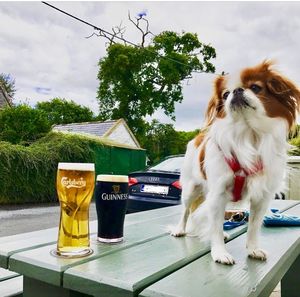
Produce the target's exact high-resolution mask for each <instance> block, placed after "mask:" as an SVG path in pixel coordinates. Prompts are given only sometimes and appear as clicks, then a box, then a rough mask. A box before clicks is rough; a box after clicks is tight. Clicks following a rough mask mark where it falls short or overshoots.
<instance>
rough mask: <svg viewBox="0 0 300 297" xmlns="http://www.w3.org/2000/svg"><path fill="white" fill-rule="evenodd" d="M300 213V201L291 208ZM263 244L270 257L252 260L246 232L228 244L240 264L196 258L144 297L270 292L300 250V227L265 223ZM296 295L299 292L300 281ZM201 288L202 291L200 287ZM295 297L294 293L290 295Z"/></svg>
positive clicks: (238, 296)
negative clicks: (273, 225) (264, 259)
mask: <svg viewBox="0 0 300 297" xmlns="http://www.w3.org/2000/svg"><path fill="white" fill-rule="evenodd" d="M287 213H288V214H291V215H297V216H300V205H298V206H295V207H293V208H291V209H290V210H288V211H287ZM261 236H262V240H261V246H262V248H264V249H266V250H267V251H269V255H268V260H267V261H266V262H261V261H257V260H252V259H249V258H248V257H247V254H246V249H245V246H246V234H243V235H242V236H240V237H239V238H238V239H235V240H233V241H231V242H229V243H227V244H226V246H227V249H228V251H229V252H230V253H231V254H232V255H233V256H234V258H235V260H236V264H235V265H233V266H225V265H220V264H217V263H214V262H213V260H212V259H211V256H210V255H209V254H208V255H205V256H204V257H202V258H200V259H198V260H196V261H195V262H193V263H191V264H189V265H188V266H186V267H184V268H182V269H180V270H178V271H176V272H174V273H173V274H171V275H169V276H167V277H166V278H164V279H162V280H160V281H159V282H157V283H155V284H153V285H151V286H150V287H148V288H147V289H145V290H144V291H143V292H142V293H141V294H140V295H139V296H140V297H187V296H189V297H199V293H200V292H201V296H206V297H212V296H230V297H246V296H249V297H250V296H251V297H254V296H269V295H270V294H271V292H272V290H273V289H274V288H275V286H276V284H277V283H278V282H279V281H280V279H281V278H282V277H283V276H284V274H285V273H286V271H287V270H288V269H289V267H290V266H291V264H292V263H293V261H295V259H296V258H297V257H299V254H300V227H262V231H261ZM295 289H297V291H294V294H295V295H293V296H299V292H300V284H299V282H298V288H295ZM199 290H201V291H199ZM289 296H290V297H291V295H289Z"/></svg>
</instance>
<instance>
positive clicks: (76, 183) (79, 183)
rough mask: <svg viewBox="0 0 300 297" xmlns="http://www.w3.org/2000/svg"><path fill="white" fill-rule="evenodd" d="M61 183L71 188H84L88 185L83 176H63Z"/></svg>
mask: <svg viewBox="0 0 300 297" xmlns="http://www.w3.org/2000/svg"><path fill="white" fill-rule="evenodd" d="M61 184H62V185H63V186H64V187H66V188H67V189H70V188H83V187H85V186H86V180H84V179H83V178H82V177H81V178H80V179H79V180H76V179H75V178H74V179H70V178H68V177H63V178H62V179H61Z"/></svg>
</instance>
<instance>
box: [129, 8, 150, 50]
mask: <svg viewBox="0 0 300 297" xmlns="http://www.w3.org/2000/svg"><path fill="white" fill-rule="evenodd" d="M128 19H129V21H130V22H131V23H132V24H133V25H134V26H135V27H136V28H137V29H138V30H139V31H140V32H141V33H142V42H141V47H144V45H145V40H146V36H147V35H148V34H152V35H154V34H153V33H151V32H150V31H149V22H148V20H147V19H145V18H144V17H143V16H139V17H138V18H135V19H136V21H134V20H133V19H132V18H131V16H130V11H128ZM141 20H143V21H144V22H146V29H142V28H141V25H140V21H141Z"/></svg>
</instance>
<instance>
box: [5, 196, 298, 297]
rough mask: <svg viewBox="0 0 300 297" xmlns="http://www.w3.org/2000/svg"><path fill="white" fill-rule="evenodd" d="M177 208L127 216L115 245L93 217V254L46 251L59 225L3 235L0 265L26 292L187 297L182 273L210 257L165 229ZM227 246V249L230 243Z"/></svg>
mask: <svg viewBox="0 0 300 297" xmlns="http://www.w3.org/2000/svg"><path fill="white" fill-rule="evenodd" d="M297 204H300V201H292V200H287V201H279V200H274V201H273V202H272V205H271V207H272V208H278V209H280V211H287V213H288V212H289V211H292V210H293V209H294V210H297V211H298V215H300V207H297ZM180 213H181V206H174V207H167V208H162V209H158V210H151V211H146V212H140V213H136V214H130V215H126V219H125V234H124V235H125V240H124V242H123V243H121V244H116V245H108V244H101V243H98V242H97V241H96V231H97V222H96V221H94V222H91V224H90V230H91V247H92V249H93V250H94V253H93V254H92V255H90V256H87V257H85V258H77V259H62V258H56V257H53V256H52V255H50V251H51V250H52V249H54V248H55V247H56V239H57V233H58V229H57V228H52V229H47V230H41V231H36V232H30V233H26V234H19V235H14V236H8V237H3V238H0V267H3V268H6V269H9V270H11V271H15V272H18V273H20V274H22V275H23V276H24V297H27V296H28V297H29V296H32V297H35V296H44V297H47V296H57V297H60V296H76V297H77V296H78V297H79V296H88V295H91V296H101V297H118V296H122V297H126V296H138V295H139V294H140V296H143V297H146V296H147V297H148V296H182V297H190V296H184V295H182V294H181V293H180V290H179V291H178V290H177V289H176V288H177V286H176V284H177V283H179V282H180V281H179V279H181V278H182V279H183V281H184V279H185V278H184V275H186V274H187V275H190V274H191V273H192V272H191V271H189V268H190V269H191V270H193V265H198V264H196V263H198V262H199V263H200V264H199V265H200V267H202V268H203V267H204V268H203V269H204V270H203V271H202V273H203V275H205V269H206V268H205V265H206V264H205V263H211V262H212V260H211V258H210V255H208V253H209V246H208V244H207V243H202V242H200V241H199V239H197V238H193V237H183V238H174V237H171V236H170V235H169V234H168V233H167V225H169V224H176V223H177V221H178V219H179V216H180ZM246 228H247V226H246V225H243V226H240V227H238V228H235V229H232V230H230V231H229V234H230V239H229V240H232V239H233V238H241V241H240V242H241V243H243V245H244V240H245V238H244V237H245V234H244V233H245V231H246ZM296 228H297V229H298V230H300V228H298V227H296ZM287 240H288V239H287ZM290 240H292V239H290ZM235 241H236V240H235ZM227 245H228V246H229V248H230V249H231V243H230V242H229V243H228V244H227ZM241 245H242V244H241ZM234 249H235V248H234ZM240 249H241V251H242V252H243V253H242V254H241V255H244V254H245V247H244V246H243V247H240ZM235 253H236V252H233V254H235ZM239 257H243V256H240V255H239ZM244 258H245V259H246V256H245V255H244ZM238 259H239V258H238ZM245 261H246V260H245ZM201 263H202V264H201ZM203 263H204V264H203ZM243 263H244V262H243ZM214 264H215V263H214ZM203 265H204V266H203ZM215 265H218V264H215ZM217 267H221V268H220V271H221V272H222V271H223V270H224V269H225V268H223V267H224V266H220V265H218V266H217ZM233 267H234V268H233V270H232V271H233V272H232V273H241V271H238V270H236V269H237V267H238V266H237V265H235V266H233ZM184 269H187V271H185V270H184ZM226 269H228V267H226ZM244 269H245V267H244ZM177 274H179V275H177ZM173 276H174V280H175V281H174V280H172V281H171V282H172V284H173V285H172V286H171V289H170V292H169V291H168V290H167V291H168V292H166V293H165V295H160V294H162V292H163V291H164V290H166V287H168V286H170V285H168V283H170V282H169V278H170V277H171V278H172V277H173ZM201 279H202V278H201ZM201 279H200V280H201ZM200 280H199V286H201V284H200V283H201V282H200ZM203 281H204V280H203ZM207 281H209V280H207ZM187 284H188V282H187ZM202 285H203V284H202ZM181 287H182V285H181V286H180V288H181ZM212 288H214V287H212ZM172 290H173V291H174V292H175V293H176V292H178V294H175V293H174V292H173V291H172ZM191 296H194V295H191ZM195 296H199V295H197V294H195ZM209 296H213V295H209ZM219 296H222V295H219ZM224 296H225V295H224ZM226 296H231V295H226ZM232 296H233V295H232ZM299 296H300V295H299Z"/></svg>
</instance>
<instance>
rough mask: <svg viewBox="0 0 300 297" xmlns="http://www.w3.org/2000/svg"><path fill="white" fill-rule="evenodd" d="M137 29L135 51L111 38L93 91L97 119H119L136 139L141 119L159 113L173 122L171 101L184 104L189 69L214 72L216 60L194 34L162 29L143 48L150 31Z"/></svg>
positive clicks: (190, 72)
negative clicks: (137, 35)
mask: <svg viewBox="0 0 300 297" xmlns="http://www.w3.org/2000/svg"><path fill="white" fill-rule="evenodd" d="M141 18H142V17H139V18H137V21H139V20H141ZM130 20H131V19H130ZM131 21H132V20H131ZM147 24H148V23H147ZM135 25H136V27H137V28H139V29H141V28H140V27H139V24H138V23H136V24H135ZM140 31H142V37H143V38H142V42H141V45H140V46H138V47H134V46H132V45H128V44H126V41H125V40H124V44H120V43H115V41H114V39H113V38H111V39H110V43H109V46H108V47H107V55H106V56H105V57H104V58H102V59H100V61H99V73H98V79H99V81H100V85H99V89H98V93H97V98H98V100H99V116H100V118H101V119H104V120H106V119H117V118H121V117H122V118H124V119H125V120H126V121H127V123H128V124H129V126H130V128H131V129H132V130H133V131H134V132H135V133H137V136H138V137H140V136H141V135H143V133H144V132H145V130H144V119H145V117H146V116H151V115H153V113H154V112H155V111H156V110H157V109H162V110H163V111H164V112H165V113H166V114H167V115H168V116H170V117H171V118H172V119H175V115H174V112H175V103H176V102H181V101H182V100H183V95H182V82H183V81H184V80H185V79H188V78H191V75H192V72H193V71H201V72H214V71H215V67H214V65H213V64H212V63H211V62H210V60H211V59H212V58H215V57H216V52H215V49H214V48H213V47H212V46H210V45H206V44H204V43H201V42H200V41H199V39H198V37H197V35H196V34H192V33H182V34H177V33H175V32H172V31H165V32H162V33H160V34H159V35H157V36H155V37H154V38H153V39H152V40H151V42H150V44H149V45H145V35H146V34H147V33H149V31H148V27H147V30H146V31H143V30H140ZM122 34H123V32H122ZM104 37H105V36H104Z"/></svg>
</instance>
